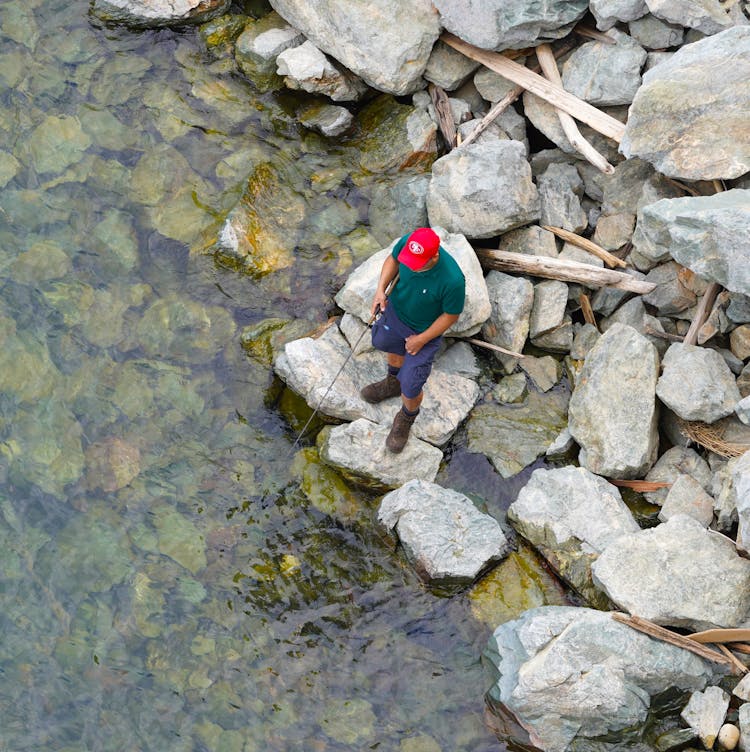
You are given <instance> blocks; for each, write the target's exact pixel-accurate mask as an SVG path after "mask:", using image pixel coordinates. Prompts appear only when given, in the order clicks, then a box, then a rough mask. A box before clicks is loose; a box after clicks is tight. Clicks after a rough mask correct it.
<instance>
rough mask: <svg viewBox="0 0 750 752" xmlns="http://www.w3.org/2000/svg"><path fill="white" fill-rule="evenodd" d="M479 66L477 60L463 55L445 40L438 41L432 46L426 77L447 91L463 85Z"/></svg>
mask: <svg viewBox="0 0 750 752" xmlns="http://www.w3.org/2000/svg"><path fill="white" fill-rule="evenodd" d="M478 66H479V63H477V62H476V60H472V59H471V58H468V57H466V55H462V54H461V53H460V52H459V51H458V50H454V49H453V47H449V46H448V45H447V44H445V42H441V41H438V42H437V43H436V44H435V46H434V47H433V48H432V53H431V54H430V58H429V60H428V61H427V67H426V68H425V71H424V77H425V79H426V80H427V81H430V82H431V83H433V84H435V85H436V86H439V87H440V88H442V89H445V90H446V91H453V90H454V89H457V88H458V87H459V86H461V84H462V83H464V81H466V80H467V79H468V78H469V76H470V75H471V74H472V73H473V72H474V71H475V70H476V69H477V67H478Z"/></svg>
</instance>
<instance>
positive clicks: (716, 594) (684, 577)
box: [591, 515, 750, 631]
mask: <svg viewBox="0 0 750 752" xmlns="http://www.w3.org/2000/svg"><path fill="white" fill-rule="evenodd" d="M591 571H592V576H593V581H594V584H596V585H598V586H599V587H601V588H602V589H603V590H604V592H605V593H606V594H607V595H608V596H609V597H610V598H611V599H612V600H613V601H614V602H615V603H616V604H617V605H618V606H620V607H621V608H623V609H624V610H626V611H628V612H629V613H631V614H638V616H642V617H644V618H646V619H650V620H651V621H653V622H655V623H656V624H661V625H662V626H670V627H684V628H685V629H690V630H692V631H700V630H703V629H712V628H714V627H737V626H738V625H739V624H741V623H742V622H743V621H744V619H745V618H746V617H747V613H748V609H750V561H747V560H746V559H742V558H741V557H740V556H739V555H738V554H737V551H736V549H735V546H734V543H733V542H732V541H731V540H728V539H726V538H723V537H722V536H718V535H715V534H713V533H711V532H710V531H708V530H706V528H705V527H703V525H701V524H700V523H699V522H697V521H696V520H694V519H692V518H690V517H687V516H686V515H675V516H674V517H672V518H670V519H669V520H668V521H667V522H665V523H663V524H661V525H659V526H658V527H655V528H652V529H650V530H642V531H640V532H637V533H633V534H630V535H625V536H622V537H621V538H619V539H618V540H616V541H615V542H614V543H612V544H610V545H609V546H608V547H607V548H606V549H605V551H604V552H603V553H602V554H601V555H600V556H599V558H598V559H597V560H596V561H595V562H594V564H593V565H592V567H591Z"/></svg>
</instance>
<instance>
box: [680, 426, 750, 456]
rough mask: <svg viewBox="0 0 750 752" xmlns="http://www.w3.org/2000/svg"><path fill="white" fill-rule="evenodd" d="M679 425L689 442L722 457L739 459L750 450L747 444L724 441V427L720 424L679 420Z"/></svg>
mask: <svg viewBox="0 0 750 752" xmlns="http://www.w3.org/2000/svg"><path fill="white" fill-rule="evenodd" d="M679 425H680V430H681V431H682V433H683V434H684V435H685V436H687V437H688V438H689V439H690V440H691V441H694V442H695V443H696V444H700V445H701V446H702V447H705V448H706V449H709V450H710V451H712V452H713V453H714V454H718V455H721V456H722V457H739V456H740V455H742V454H744V453H745V452H747V451H748V450H750V445H749V444H739V443H737V442H734V441H725V440H724V426H722V425H720V424H708V423H701V422H700V421H689V420H681V421H679Z"/></svg>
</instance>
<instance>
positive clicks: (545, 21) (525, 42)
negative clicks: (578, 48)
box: [434, 0, 588, 50]
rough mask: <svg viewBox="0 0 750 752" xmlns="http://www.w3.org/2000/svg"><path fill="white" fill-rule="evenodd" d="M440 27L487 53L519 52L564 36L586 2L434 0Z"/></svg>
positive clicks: (578, 16)
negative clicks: (500, 51) (523, 48)
mask: <svg viewBox="0 0 750 752" xmlns="http://www.w3.org/2000/svg"><path fill="white" fill-rule="evenodd" d="M434 5H435V7H436V8H437V9H438V11H439V12H440V21H441V23H442V25H443V26H444V27H445V28H446V29H447V30H448V31H450V32H451V33H452V34H455V35H456V36H458V37H461V39H464V40H465V41H467V42H469V43H471V44H474V45H476V46H477V47H483V48H484V49H487V50H505V49H521V48H522V47H529V46H531V45H534V44H541V43H542V42H547V41H551V40H554V39H560V38H561V37H564V36H566V34H567V33H568V31H569V30H570V27H571V25H572V24H574V23H575V22H576V21H578V20H579V19H580V18H582V17H583V15H584V14H585V13H586V11H587V10H588V2H587V0H544V2H537V3H529V2H525V1H523V0H489V2H487V0H435V3H434Z"/></svg>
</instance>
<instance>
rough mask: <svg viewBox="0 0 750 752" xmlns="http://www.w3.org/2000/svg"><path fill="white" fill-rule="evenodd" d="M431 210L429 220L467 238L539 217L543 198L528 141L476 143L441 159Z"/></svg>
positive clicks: (490, 234)
mask: <svg viewBox="0 0 750 752" xmlns="http://www.w3.org/2000/svg"><path fill="white" fill-rule="evenodd" d="M487 165H492V169H487ZM427 214H428V216H429V218H430V224H432V225H439V226H441V227H445V228H446V229H448V230H449V231H450V232H455V233H461V234H462V235H465V236H466V237H468V238H490V237H493V236H494V235H500V234H502V233H503V232H506V231H507V230H512V229H514V228H516V227H521V226H522V225H526V224H529V223H531V222H533V221H534V220H536V219H538V218H539V196H538V194H537V190H536V186H535V185H534V183H533V182H532V180H531V167H530V166H529V163H528V161H527V159H526V149H525V148H524V145H523V144H522V143H521V142H520V141H499V140H491V141H486V142H483V143H478V142H474V143H471V144H468V145H467V146H465V147H461V148H458V149H454V150H453V151H452V152H451V153H450V154H446V155H445V156H444V157H441V158H440V159H438V160H437V161H436V162H435V163H434V164H433V166H432V180H431V181H430V187H429V189H428V191H427Z"/></svg>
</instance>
